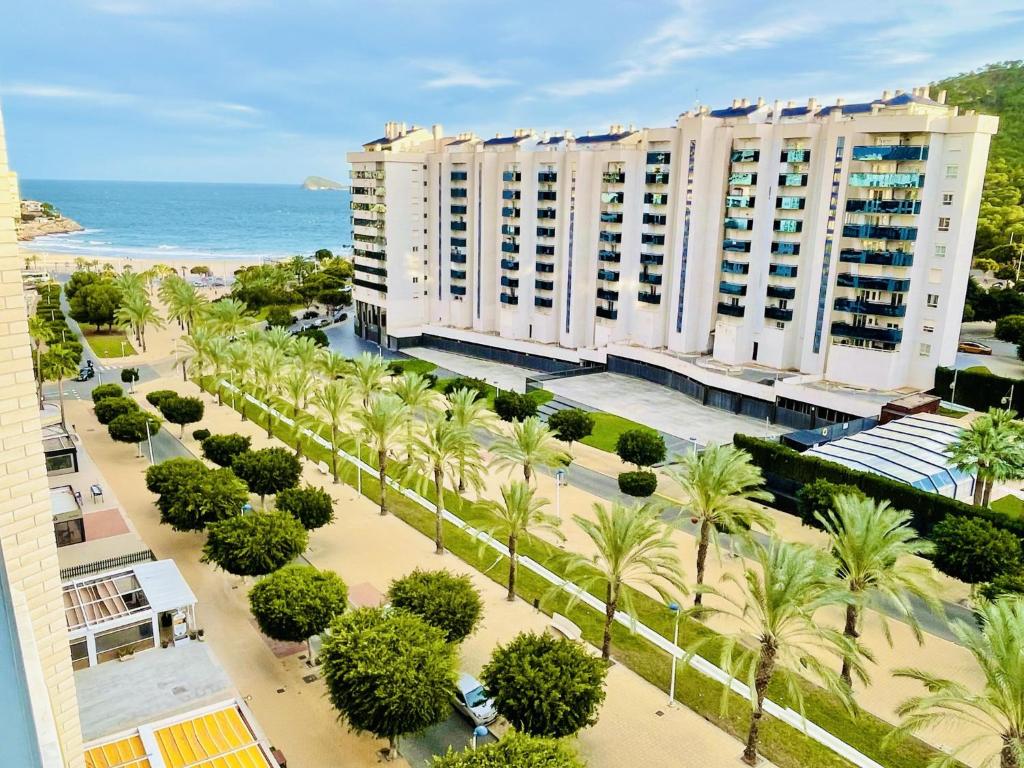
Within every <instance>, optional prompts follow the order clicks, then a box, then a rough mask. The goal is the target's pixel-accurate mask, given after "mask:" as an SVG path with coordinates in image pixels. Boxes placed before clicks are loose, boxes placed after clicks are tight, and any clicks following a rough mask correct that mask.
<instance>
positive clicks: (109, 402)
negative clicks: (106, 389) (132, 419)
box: [92, 397, 139, 424]
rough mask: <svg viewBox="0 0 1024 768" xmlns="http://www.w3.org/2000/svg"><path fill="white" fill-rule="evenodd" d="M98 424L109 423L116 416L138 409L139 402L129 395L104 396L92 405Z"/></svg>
mask: <svg viewBox="0 0 1024 768" xmlns="http://www.w3.org/2000/svg"><path fill="white" fill-rule="evenodd" d="M92 409H93V411H95V413H96V420H97V421H99V423H100V424H109V423H110V422H112V421H113V420H114V419H116V418H117V417H118V416H120V415H122V414H125V413H131V412H132V411H137V410H139V404H138V403H136V402H135V401H134V400H132V399H131V398H130V397H105V398H103V399H102V400H100V401H99V402H97V403H96V405H94V406H93V407H92Z"/></svg>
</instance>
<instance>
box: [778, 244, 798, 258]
mask: <svg viewBox="0 0 1024 768" xmlns="http://www.w3.org/2000/svg"><path fill="white" fill-rule="evenodd" d="M772 253H777V254H779V255H780V256H799V255H800V243H786V242H778V243H772Z"/></svg>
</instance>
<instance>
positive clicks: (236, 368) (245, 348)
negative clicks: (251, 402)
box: [227, 341, 253, 421]
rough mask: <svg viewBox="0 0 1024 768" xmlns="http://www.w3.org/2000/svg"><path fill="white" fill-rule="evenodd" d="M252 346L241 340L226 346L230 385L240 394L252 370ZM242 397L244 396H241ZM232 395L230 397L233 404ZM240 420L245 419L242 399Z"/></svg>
mask: <svg viewBox="0 0 1024 768" xmlns="http://www.w3.org/2000/svg"><path fill="white" fill-rule="evenodd" d="M252 354H253V353H252V347H250V346H249V345H247V344H243V343H241V342H237V341H236V342H233V343H230V344H229V346H228V360H227V366H228V370H229V371H230V372H231V374H230V377H231V385H232V386H233V387H234V388H235V390H236V391H237V392H238V393H239V394H241V390H242V384H243V382H245V380H246V379H247V378H248V377H249V376H250V375H251V371H252ZM243 398H244V396H243ZM234 399H235V397H234V395H232V397H231V402H232V406H233V405H234ZM241 412H242V421H245V400H244V399H243V400H242V407H241Z"/></svg>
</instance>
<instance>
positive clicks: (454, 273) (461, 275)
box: [448, 269, 466, 280]
mask: <svg viewBox="0 0 1024 768" xmlns="http://www.w3.org/2000/svg"><path fill="white" fill-rule="evenodd" d="M448 274H450V275H451V278H452V280H465V279H466V270H464V269H453V270H451V271H450V272H449V273H448Z"/></svg>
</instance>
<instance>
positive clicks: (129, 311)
mask: <svg viewBox="0 0 1024 768" xmlns="http://www.w3.org/2000/svg"><path fill="white" fill-rule="evenodd" d="M114 318H115V320H116V321H117V324H118V325H119V326H121V327H122V328H127V329H128V330H129V331H131V332H132V333H133V334H134V335H135V341H136V342H137V343H138V344H140V345H141V346H142V351H143V352H145V351H146V328H147V327H149V326H153V327H154V328H162V327H163V318H162V317H160V315H159V314H158V313H157V311H156V308H155V307H154V306H153V303H152V302H151V301H150V300H149V296H147V295H146V293H145V292H144V291H143V290H142V289H141V288H140V289H138V290H137V291H133V292H129V291H125V292H124V293H123V299H122V301H121V304H120V306H118V308H117V310H115V312H114Z"/></svg>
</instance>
